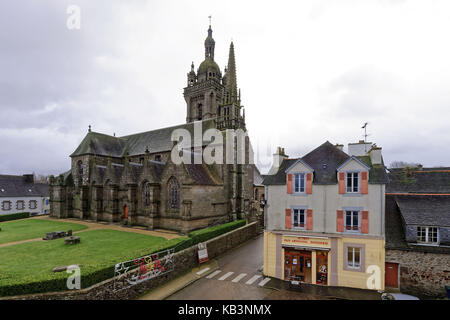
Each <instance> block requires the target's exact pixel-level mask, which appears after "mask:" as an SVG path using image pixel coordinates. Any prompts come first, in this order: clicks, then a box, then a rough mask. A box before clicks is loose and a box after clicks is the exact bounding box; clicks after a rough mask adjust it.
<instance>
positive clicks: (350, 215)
mask: <svg viewBox="0 0 450 320" xmlns="http://www.w3.org/2000/svg"><path fill="white" fill-rule="evenodd" d="M360 222H361V219H360V212H359V211H357V210H346V211H345V231H348V232H359V231H360V227H361V223H360Z"/></svg>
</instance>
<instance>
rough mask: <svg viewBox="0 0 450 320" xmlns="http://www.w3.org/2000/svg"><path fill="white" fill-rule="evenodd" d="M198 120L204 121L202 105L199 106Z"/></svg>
mask: <svg viewBox="0 0 450 320" xmlns="http://www.w3.org/2000/svg"><path fill="white" fill-rule="evenodd" d="M197 115H198V117H197V119H198V120H202V117H203V106H202V105H201V104H199V105H198V110H197Z"/></svg>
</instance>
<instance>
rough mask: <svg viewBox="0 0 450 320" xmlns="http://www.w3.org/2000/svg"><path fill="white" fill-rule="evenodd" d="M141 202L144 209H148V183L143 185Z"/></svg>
mask: <svg viewBox="0 0 450 320" xmlns="http://www.w3.org/2000/svg"><path fill="white" fill-rule="evenodd" d="M143 200H144V207H148V206H149V205H150V183H149V182H146V183H145V184H144V194H143Z"/></svg>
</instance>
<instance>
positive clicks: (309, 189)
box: [306, 173, 312, 194]
mask: <svg viewBox="0 0 450 320" xmlns="http://www.w3.org/2000/svg"><path fill="white" fill-rule="evenodd" d="M306 193H307V194H311V193H312V173H307V174H306Z"/></svg>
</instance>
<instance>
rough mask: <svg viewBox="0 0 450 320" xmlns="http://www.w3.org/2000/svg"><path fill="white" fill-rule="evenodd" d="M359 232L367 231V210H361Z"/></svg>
mask: <svg viewBox="0 0 450 320" xmlns="http://www.w3.org/2000/svg"><path fill="white" fill-rule="evenodd" d="M361 233H369V211H361Z"/></svg>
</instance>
